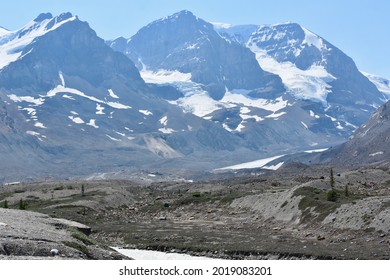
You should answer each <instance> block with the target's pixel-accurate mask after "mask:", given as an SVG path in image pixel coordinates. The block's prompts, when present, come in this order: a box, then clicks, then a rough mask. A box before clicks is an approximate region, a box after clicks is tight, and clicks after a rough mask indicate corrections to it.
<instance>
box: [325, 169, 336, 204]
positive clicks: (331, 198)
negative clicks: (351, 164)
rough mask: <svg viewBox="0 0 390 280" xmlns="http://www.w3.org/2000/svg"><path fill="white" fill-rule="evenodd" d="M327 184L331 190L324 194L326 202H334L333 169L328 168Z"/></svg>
mask: <svg viewBox="0 0 390 280" xmlns="http://www.w3.org/2000/svg"><path fill="white" fill-rule="evenodd" d="M329 183H330V187H331V190H330V191H328V192H327V193H326V200H328V201H333V202H334V201H336V199H337V192H336V190H335V189H334V175H333V168H330V176H329Z"/></svg>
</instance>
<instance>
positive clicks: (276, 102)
mask: <svg viewBox="0 0 390 280" xmlns="http://www.w3.org/2000/svg"><path fill="white" fill-rule="evenodd" d="M108 44H109V45H110V46H111V47H113V48H114V49H115V50H118V51H122V52H123V53H125V54H126V55H127V56H128V57H130V58H131V59H132V60H134V61H137V62H138V63H136V65H137V67H138V68H139V69H140V71H141V76H142V77H143V79H144V80H145V81H146V82H150V83H159V84H164V85H173V86H175V87H176V88H177V89H178V90H179V91H181V92H182V94H183V96H177V98H171V99H170V103H171V104H175V105H177V106H178V107H180V108H182V109H183V110H184V111H185V112H191V113H193V114H195V115H197V116H199V117H202V118H204V119H206V120H211V121H213V122H215V123H217V124H220V125H221V126H222V127H223V128H224V129H226V130H227V131H229V132H231V133H233V134H236V135H239V136H240V137H241V138H243V139H245V141H246V142H249V143H250V144H251V146H252V147H256V148H257V149H265V150H267V148H269V147H271V148H270V150H273V151H275V149H276V150H278V149H279V150H283V149H291V148H292V147H297V146H300V147H304V146H306V147H307V146H323V145H330V144H331V143H333V142H337V141H342V140H344V139H346V138H347V137H348V136H349V135H350V133H352V131H353V130H355V129H356V128H358V126H359V125H361V124H362V123H363V122H364V121H366V120H367V119H368V118H369V116H370V114H371V113H372V112H373V111H374V110H375V109H376V108H378V107H379V106H380V105H381V104H382V103H383V102H384V99H383V94H381V93H380V92H379V91H378V90H377V88H376V87H375V86H374V85H373V84H372V83H371V82H370V81H369V80H368V79H367V78H366V77H365V76H363V75H362V74H361V73H360V72H359V71H358V69H357V68H356V66H355V64H354V62H353V60H352V59H351V58H350V57H348V56H347V55H345V54H344V53H343V52H342V51H341V50H339V49H337V48H336V47H335V46H333V45H332V44H330V43H329V42H327V41H326V40H325V39H323V38H321V37H320V36H318V35H316V34H314V33H313V32H311V31H309V30H308V29H306V28H304V27H302V26H300V25H298V24H294V23H286V24H277V25H263V26H256V25H241V26H232V25H229V24H221V23H214V24H213V25H212V24H210V23H207V22H205V21H203V20H201V19H199V18H197V17H196V16H194V15H193V14H192V13H190V12H188V11H182V12H179V13H176V14H174V15H172V16H170V17H166V18H163V19H160V20H157V21H155V22H152V23H151V24H149V25H148V26H146V27H144V28H142V29H141V30H140V31H139V32H138V33H137V34H136V35H134V36H133V37H131V38H130V39H124V38H119V39H117V40H114V41H110V42H108ZM222 46H223V47H222ZM244 49H245V51H244ZM211 50H213V51H214V52H212V51H211ZM233 50H234V51H233ZM238 50H239V51H238ZM248 50H249V51H250V52H251V53H252V55H250V54H249V53H248ZM221 56H224V57H226V58H228V59H227V60H228V62H229V63H227V62H226V60H224V59H222V58H221ZM193 61H197V63H196V64H192V63H193ZM254 63H257V64H258V65H259V67H260V69H261V71H262V72H263V73H266V75H267V76H269V73H272V74H274V75H277V76H278V77H280V80H278V79H276V78H274V77H275V76H270V77H273V79H272V81H266V82H265V83H264V79H263V77H264V74H261V73H260V72H259V71H258V70H257V72H256V71H255V72H254V71H250V73H248V72H247V70H248V69H254V68H253V67H254V66H253V65H254ZM199 65H201V67H199V68H195V67H198V66H199ZM227 67H229V68H230V72H229V75H227V73H226V72H223V71H224V70H225V69H226V68H227ZM194 69H196V70H194ZM198 69H201V72H202V73H208V74H207V78H208V79H213V84H217V85H218V89H219V90H220V91H219V92H218V94H217V95H216V94H215V91H214V88H213V87H210V86H209V84H208V83H209V82H210V80H204V79H202V78H200V77H203V76H199V75H198V72H196V71H197V70H198ZM221 73H223V74H222V75H221ZM231 77H233V78H231ZM256 77H257V78H256ZM254 80H258V81H260V83H254V82H250V81H254ZM233 81H239V82H237V83H234V82H233ZM280 81H281V82H280ZM222 89H223V90H222Z"/></svg>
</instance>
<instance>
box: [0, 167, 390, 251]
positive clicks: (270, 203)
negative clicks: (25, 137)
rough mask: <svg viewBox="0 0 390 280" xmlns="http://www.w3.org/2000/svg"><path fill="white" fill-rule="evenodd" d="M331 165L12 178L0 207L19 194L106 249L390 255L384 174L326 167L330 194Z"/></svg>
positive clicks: (388, 186) (388, 174)
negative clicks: (152, 179) (175, 175)
mask: <svg viewBox="0 0 390 280" xmlns="http://www.w3.org/2000/svg"><path fill="white" fill-rule="evenodd" d="M329 170H330V168H329V167H321V166H318V167H310V168H309V167H306V166H300V165H294V164H290V165H288V166H285V167H284V168H281V169H280V170H278V171H276V172H267V173H263V172H262V171H260V170H258V171H254V172H253V173H246V174H241V175H235V176H234V177H230V178H229V179H226V180H214V181H207V182H197V183H184V182H161V183H152V184H150V185H147V186H145V185H143V186H141V185H137V184H135V183H131V182H128V181H64V182H55V183H54V182H46V183H29V184H18V185H14V186H4V187H2V188H0V206H3V204H4V202H5V201H7V203H8V207H10V208H19V204H20V200H21V199H22V200H23V201H24V202H26V210H29V211H36V212H41V213H44V214H48V215H50V216H51V217H54V218H66V219H69V220H73V221H77V222H80V223H83V224H86V225H88V226H90V227H91V228H92V234H91V235H90V236H89V238H91V239H93V240H96V241H97V242H98V243H99V244H103V245H105V246H116V247H124V248H139V249H153V250H159V251H173V252H178V253H187V254H191V255H197V256H207V257H217V258H226V259H389V258H390V171H389V170H388V169H386V168H382V169H372V168H366V169H357V170H337V169H334V180H335V191H336V196H335V201H331V200H329V197H327V194H328V192H329V191H330V190H331V188H330V183H329V182H330V178H329ZM26 210H23V211H26ZM26 213H27V211H26ZM0 218H1V217H0ZM0 222H2V221H1V219H0ZM0 254H2V251H1V250H0Z"/></svg>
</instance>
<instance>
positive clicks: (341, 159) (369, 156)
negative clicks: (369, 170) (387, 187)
mask: <svg viewBox="0 0 390 280" xmlns="http://www.w3.org/2000/svg"><path fill="white" fill-rule="evenodd" d="M389 143H390V101H389V102H387V103H385V104H384V105H383V106H381V107H380V108H379V109H378V111H376V112H375V114H374V115H373V116H372V117H371V118H370V120H369V121H368V122H366V123H365V124H364V125H362V126H361V127H360V128H359V129H358V130H356V131H355V133H354V134H353V135H352V136H351V137H350V139H349V140H348V141H347V142H346V143H345V144H343V145H341V146H338V147H335V148H334V149H331V150H329V151H327V152H325V153H324V155H323V157H324V158H326V159H330V162H332V163H336V164H342V165H344V166H350V165H355V166H362V165H363V166H364V165H375V166H381V165H387V166H390V145H389Z"/></svg>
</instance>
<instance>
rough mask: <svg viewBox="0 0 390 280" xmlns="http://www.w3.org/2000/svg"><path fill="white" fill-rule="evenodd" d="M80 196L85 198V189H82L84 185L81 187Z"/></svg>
mask: <svg viewBox="0 0 390 280" xmlns="http://www.w3.org/2000/svg"><path fill="white" fill-rule="evenodd" d="M81 196H85V187H84V184H82V185H81Z"/></svg>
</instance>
